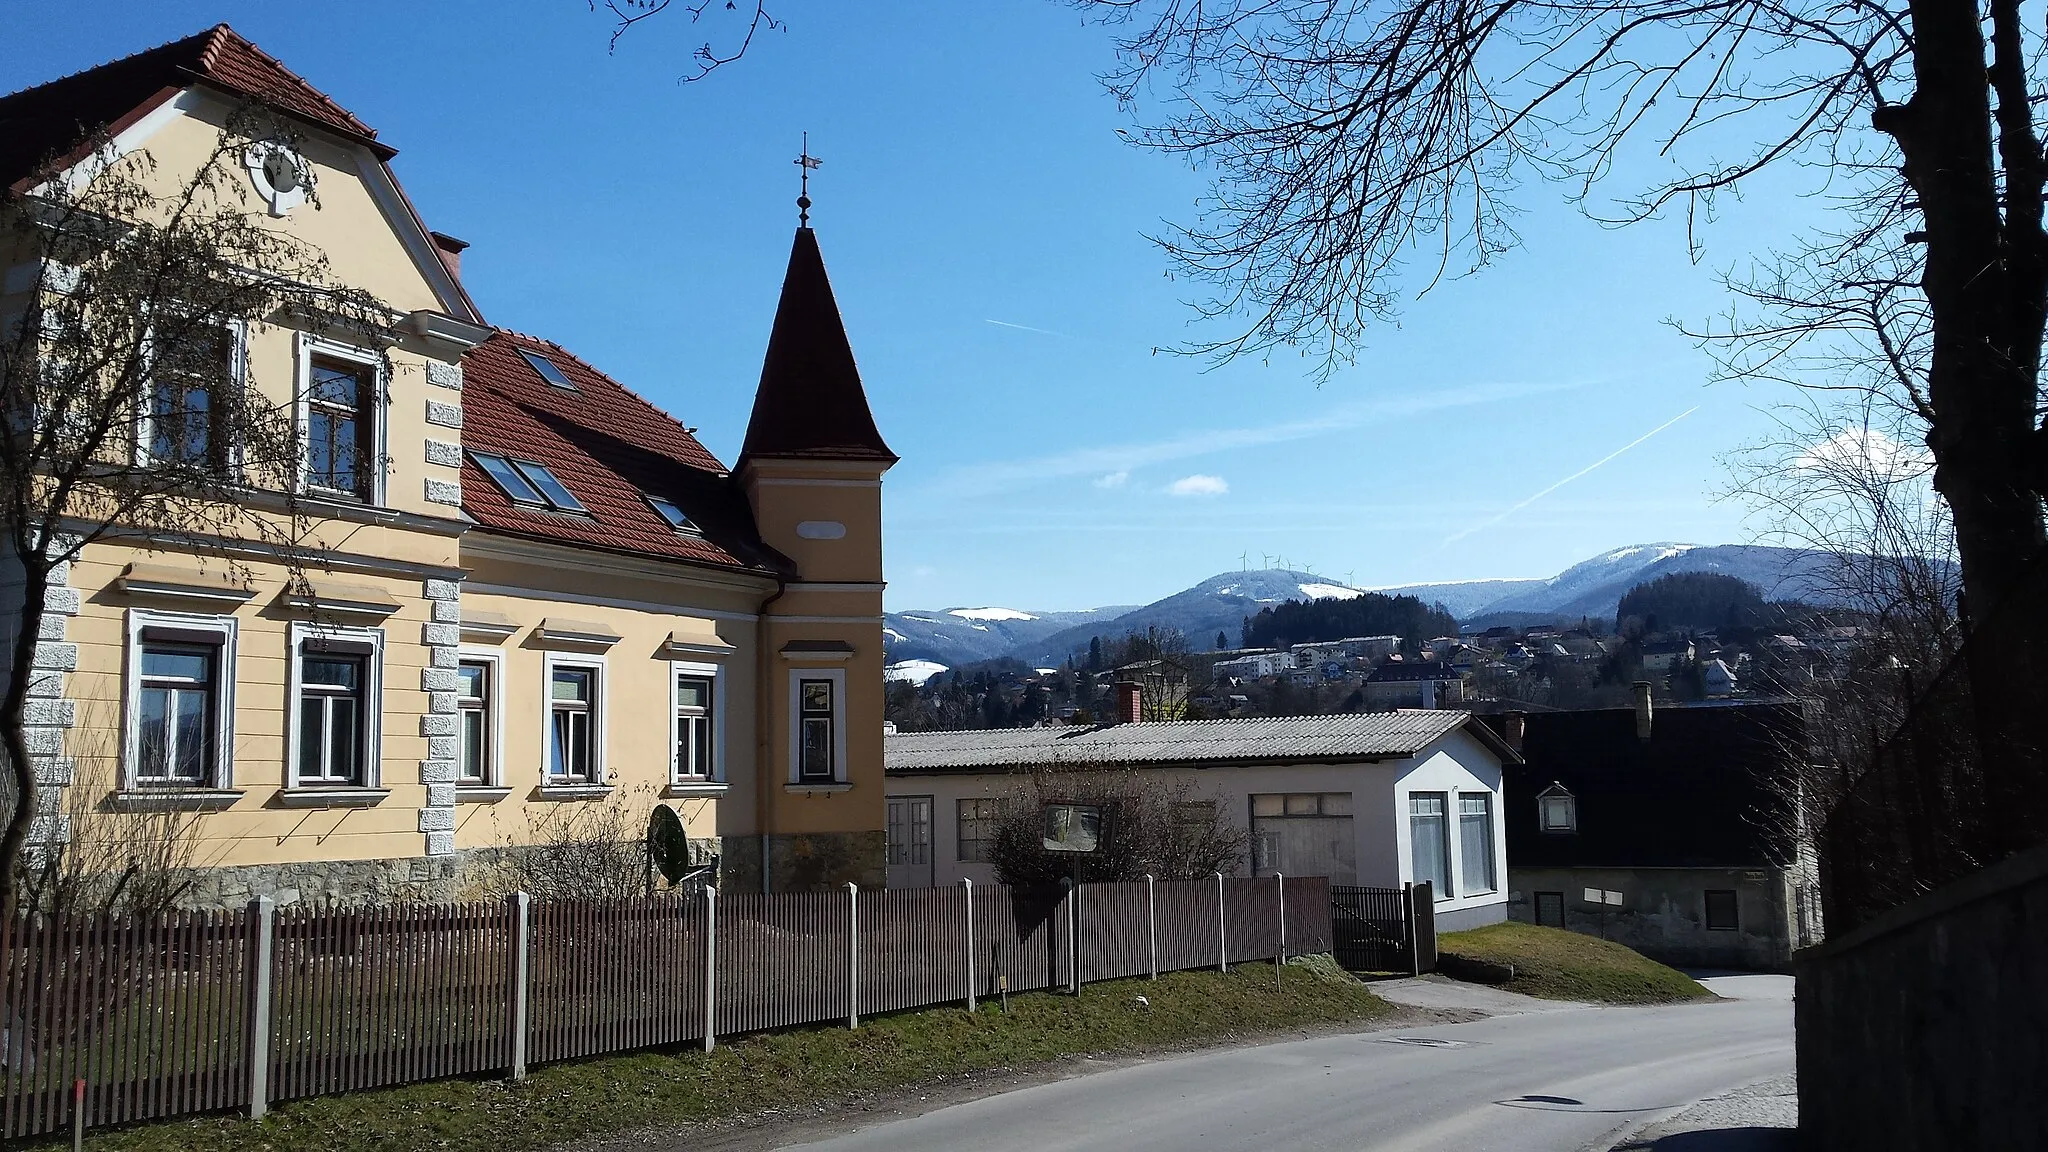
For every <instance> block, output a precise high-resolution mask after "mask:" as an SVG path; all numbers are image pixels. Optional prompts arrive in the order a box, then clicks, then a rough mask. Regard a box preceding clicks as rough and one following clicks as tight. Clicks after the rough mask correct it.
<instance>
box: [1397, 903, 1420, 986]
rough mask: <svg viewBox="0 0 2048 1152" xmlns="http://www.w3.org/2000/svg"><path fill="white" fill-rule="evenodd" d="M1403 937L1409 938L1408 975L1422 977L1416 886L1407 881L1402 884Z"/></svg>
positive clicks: (1407, 940) (1407, 941)
mask: <svg viewBox="0 0 2048 1152" xmlns="http://www.w3.org/2000/svg"><path fill="white" fill-rule="evenodd" d="M1401 935H1403V936H1405V937H1407V939H1406V940H1405V941H1404V942H1405V943H1406V944H1407V945H1408V974H1409V975H1410V976H1420V975H1422V945H1421V941H1420V940H1419V939H1417V933H1416V931H1415V885H1414V884H1413V883H1411V882H1409V881H1406V880H1404V881H1402V882H1401Z"/></svg>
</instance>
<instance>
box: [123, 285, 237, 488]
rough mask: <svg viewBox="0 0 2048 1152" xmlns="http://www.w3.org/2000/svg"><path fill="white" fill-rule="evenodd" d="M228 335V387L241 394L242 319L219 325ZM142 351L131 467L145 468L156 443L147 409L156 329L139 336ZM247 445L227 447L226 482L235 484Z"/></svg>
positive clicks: (152, 394)
mask: <svg viewBox="0 0 2048 1152" xmlns="http://www.w3.org/2000/svg"><path fill="white" fill-rule="evenodd" d="M221 326H222V327H223V328H226V329H227V332H228V387H230V388H232V389H234V390H235V391H236V392H238V393H240V392H244V391H246V390H247V389H248V387H249V325H248V323H247V322H246V321H243V320H239V319H237V320H226V321H223V322H222V323H221ZM142 348H143V357H144V361H145V362H146V363H147V364H149V366H150V371H149V372H148V373H147V374H145V376H144V377H143V381H142V395H140V396H138V397H136V400H135V466H136V467H138V468H147V467H149V466H150V465H152V464H154V463H156V457H155V455H154V454H152V453H151V452H150V445H151V444H153V443H154V442H155V440H156V417H155V415H154V413H152V412H151V411H150V409H151V408H152V407H153V406H154V403H155V400H156V330H155V328H151V329H149V330H148V331H146V332H145V333H144V334H143V337H142ZM246 452H247V445H245V444H243V443H242V442H241V441H240V440H239V439H237V440H234V441H232V442H231V443H229V444H228V455H227V465H228V475H227V477H226V478H227V479H229V480H231V481H236V482H239V481H240V480H241V479H242V478H243V468H244V466H245V464H246V463H247V454H246Z"/></svg>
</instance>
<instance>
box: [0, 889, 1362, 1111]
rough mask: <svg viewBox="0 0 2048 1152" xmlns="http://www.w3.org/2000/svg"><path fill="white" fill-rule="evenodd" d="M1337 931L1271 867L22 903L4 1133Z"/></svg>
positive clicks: (969, 990) (988, 993) (821, 1013)
mask: <svg viewBox="0 0 2048 1152" xmlns="http://www.w3.org/2000/svg"><path fill="white" fill-rule="evenodd" d="M1283 909H1284V911H1283ZM1283 921H1284V924H1285V941H1284V944H1283V941H1282V924H1283ZM1330 941H1331V922H1330V889H1329V884H1328V882H1327V881H1325V880H1322V879H1288V880H1285V881H1282V880H1280V879H1278V878H1260V879H1249V880H1248V879H1225V880H1222V881H1220V882H1219V881H1218V880H1215V879H1210V880H1188V881H1175V882H1163V881H1162V882H1158V883H1151V882H1137V883H1124V884H1085V885H1082V886H1081V887H1080V888H1079V889H1077V890H1067V889H1057V890H1050V891H1016V890H1012V889H1009V888H1005V887H1002V886H1000V885H981V886H974V885H964V884H963V885H960V886H958V887H952V888H930V889H913V890H898V891H854V890H850V889H842V890H838V891H828V892H812V893H789V894H777V895H759V894H732V895H722V896H721V895H717V894H712V893H689V894H672V895H657V896H649V897H645V898H639V899H622V900H575V901H562V902H555V903H546V904H534V903H530V902H528V901H527V899H526V898H525V897H524V896H517V897H514V898H512V899H510V900H507V901H504V902H502V903H490V904H454V905H430V904H417V905H395V906H390V907H378V908H343V909H332V908H310V907H291V908H284V909H273V908H271V907H270V905H269V903H268V902H267V901H259V902H258V903H257V904H256V905H253V906H252V907H251V908H250V909H249V911H248V912H246V913H240V912H238V913H222V912H180V913H172V914H168V915H162V916H153V917H144V918H135V919H116V918H110V917H80V918H70V919H61V918H60V919H47V918H44V919H32V920H31V919H24V920H20V921H17V922H16V923H14V924H13V925H11V926H8V927H7V928H5V929H4V930H0V1139H10V1138H16V1137H23V1136H34V1135H38V1134H43V1133H49V1132H54V1131H61V1130H64V1129H67V1128H69V1127H71V1126H72V1124H73V1123H74V1120H77V1119H83V1120H84V1121H85V1122H86V1123H89V1124H91V1125H95V1126H97V1125H106V1124H121V1123H129V1122H133V1121H138V1120H151V1119H160V1118H165V1117H171V1116H179V1115H186V1114H190V1113H197V1112H209V1111H221V1110H225V1109H247V1110H248V1111H249V1112H250V1113H251V1114H257V1115H260V1114H261V1113H262V1112H263V1111H264V1110H265V1109H266V1108H267V1107H268V1106H269V1104H270V1103H271V1102H273V1101H281V1100H290V1099H298V1098H303V1097H308V1096H318V1095H324V1094H329V1093H337V1092H349V1091H355V1090H359V1089H363V1088H373V1087H379V1086H384V1085H393V1084H406V1083H413V1082H417V1081H422V1080H432V1079H438V1078H441V1077H446V1076H464V1075H479V1074H489V1075H501V1074H507V1073H509V1074H512V1075H515V1076H516V1075H520V1074H523V1071H524V1069H525V1068H526V1067H527V1065H528V1064H530V1063H541V1062H546V1061H552V1060H570V1059H577V1058H582V1057H588V1056H596V1055H602V1054H605V1053H612V1052H627V1051H633V1050H637V1049H647V1048H663V1047H672V1046H677V1045H682V1044H702V1045H705V1046H707V1047H708V1046H709V1045H710V1044H712V1043H713V1042H714V1041H713V1040H711V1039H707V1037H706V1033H707V1032H709V1033H711V1034H712V1036H714V1037H715V1036H730V1035H737V1034H742V1033H747V1032H757V1031H764V1030H768V1029H774V1028H786V1027H792V1026H797V1025H804V1024H819V1023H847V1024H853V1023H855V1022H857V1021H858V1019H859V1018H860V1017H862V1016H866V1015H871V1014H875V1013H886V1012H897V1011H903V1010H907V1009H913V1008H924V1007H930V1006H932V1005H936V1004H945V1003H951V1002H964V1001H967V1000H969V999H971V998H977V997H994V996H997V995H1000V994H1001V993H1002V992H1003V991H1005V990H1007V991H1012V992H1022V991H1028V990H1031V989H1036V988H1061V987H1066V986H1069V985H1070V984H1072V983H1074V982H1075V979H1076V977H1077V976H1078V978H1079V981H1080V982H1081V983H1087V982H1089V981H1096V980H1107V979H1114V978H1119V977H1129V976H1144V975H1147V974H1148V973H1151V972H1154V971H1158V972H1169V971H1174V970H1177V969H1184V968H1207V967H1212V966H1215V965H1217V964H1219V963H1221V962H1223V960H1224V958H1225V957H1227V958H1228V959H1229V961H1231V962H1239V961H1246V960H1268V959H1273V958H1276V957H1279V956H1282V955H1303V954H1307V953H1312V952H1323V951H1328V950H1329V948H1330ZM707 978H708V980H709V985H708V986H707ZM707 1021H708V1026H707ZM522 1025H523V1026H522ZM81 1109H82V1111H81Z"/></svg>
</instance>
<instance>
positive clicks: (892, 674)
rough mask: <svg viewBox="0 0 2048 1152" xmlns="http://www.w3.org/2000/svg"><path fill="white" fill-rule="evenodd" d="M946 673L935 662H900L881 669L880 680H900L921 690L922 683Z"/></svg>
mask: <svg viewBox="0 0 2048 1152" xmlns="http://www.w3.org/2000/svg"><path fill="white" fill-rule="evenodd" d="M944 671H946V666H945V665H944V664H941V663H939V662H938V661H937V660H901V661H898V662H896V663H894V664H891V665H889V666H888V667H887V668H884V669H882V679H884V680H901V681H907V682H909V683H911V684H915V685H917V686H918V687H920V688H922V687H923V686H924V682H925V681H927V680H929V679H931V678H932V677H934V676H937V675H938V674H939V673H941V672H944Z"/></svg>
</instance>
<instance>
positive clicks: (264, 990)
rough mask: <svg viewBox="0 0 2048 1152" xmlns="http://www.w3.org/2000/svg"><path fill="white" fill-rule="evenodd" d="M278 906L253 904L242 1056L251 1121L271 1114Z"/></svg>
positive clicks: (263, 901)
mask: <svg viewBox="0 0 2048 1152" xmlns="http://www.w3.org/2000/svg"><path fill="white" fill-rule="evenodd" d="M276 933H277V905H276V904H275V903H273V902H272V901H271V899H270V897H268V896H258V897H257V898H256V899H254V900H251V901H250V902H249V952H248V956H249V973H248V975H249V979H248V993H249V1004H248V1008H247V1011H246V1012H245V1013H244V1014H243V1020H244V1021H245V1027H246V1030H247V1035H246V1036H244V1037H243V1043H242V1052H243V1055H244V1058H245V1061H246V1065H247V1068H248V1072H249V1119H251V1120H259V1119H261V1118H262V1117H263V1114H264V1113H266V1112H268V1111H270V980H271V969H272V967H273V966H274V965H273V961H272V957H273V956H274V954H275V953H274V949H275V947H276Z"/></svg>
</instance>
